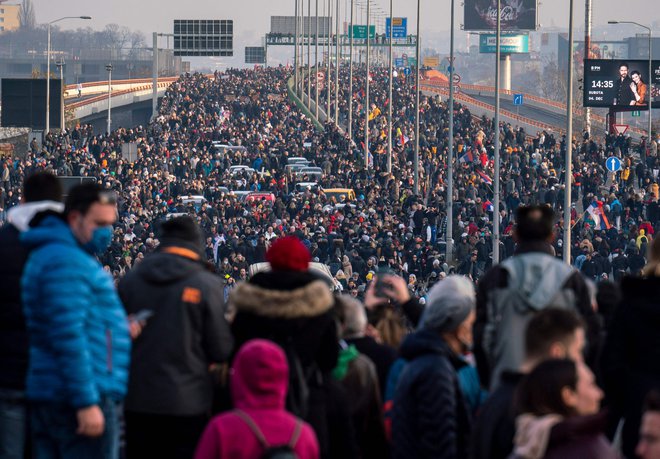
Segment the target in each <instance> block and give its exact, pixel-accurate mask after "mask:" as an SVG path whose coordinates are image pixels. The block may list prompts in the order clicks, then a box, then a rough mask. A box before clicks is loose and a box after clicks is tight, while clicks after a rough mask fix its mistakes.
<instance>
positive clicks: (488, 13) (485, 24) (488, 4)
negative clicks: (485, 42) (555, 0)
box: [463, 0, 538, 31]
mask: <svg viewBox="0 0 660 459" xmlns="http://www.w3.org/2000/svg"><path fill="white" fill-rule="evenodd" d="M463 5H464V13H465V16H464V18H463V29H464V30H476V31H482V30H483V31H491V30H496V28H497V1H494V0H465V1H464V3H463ZM500 8H501V12H500V13H501V14H500V27H501V30H503V31H516V30H536V23H537V11H538V8H537V4H536V0H501V2H500Z"/></svg>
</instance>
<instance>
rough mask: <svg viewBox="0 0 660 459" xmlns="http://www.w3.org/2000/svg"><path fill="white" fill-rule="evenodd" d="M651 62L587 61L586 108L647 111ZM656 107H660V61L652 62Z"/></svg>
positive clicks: (585, 75)
mask: <svg viewBox="0 0 660 459" xmlns="http://www.w3.org/2000/svg"><path fill="white" fill-rule="evenodd" d="M648 69H649V61H648V60H625V61H624V60H606V59H587V60H585V62H584V98H583V104H584V106H585V107H603V108H610V107H614V108H616V110H617V111H637V110H648V107H649V86H648V82H649V75H648V73H649V70H648ZM652 71H653V93H654V94H653V96H652V97H650V100H651V102H652V104H653V108H660V100H659V98H658V88H659V87H660V61H653V66H652Z"/></svg>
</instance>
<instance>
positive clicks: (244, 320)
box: [229, 236, 339, 451]
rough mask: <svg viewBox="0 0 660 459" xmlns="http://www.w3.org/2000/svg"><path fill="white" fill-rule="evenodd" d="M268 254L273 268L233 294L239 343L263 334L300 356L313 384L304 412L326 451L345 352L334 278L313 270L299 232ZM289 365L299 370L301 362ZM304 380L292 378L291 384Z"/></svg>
mask: <svg viewBox="0 0 660 459" xmlns="http://www.w3.org/2000/svg"><path fill="white" fill-rule="evenodd" d="M266 260H267V261H268V262H269V263H270V266H271V269H272V271H270V272H260V273H258V274H256V275H254V276H253V277H252V278H251V279H250V280H249V281H248V282H244V283H241V284H239V285H237V286H236V288H235V289H234V290H233V291H232V292H231V294H230V296H229V307H230V309H233V310H234V311H235V313H236V316H235V318H234V321H233V323H232V332H233V334H234V338H235V343H236V347H235V348H236V349H238V348H240V347H241V346H242V345H243V344H244V343H245V342H247V341H249V340H251V339H255V338H262V339H268V340H271V341H273V342H275V343H277V344H278V345H280V346H281V347H282V348H283V349H284V350H285V352H286V354H287V358H288V359H289V360H291V359H292V357H297V359H298V360H299V363H300V364H299V367H302V368H301V369H302V373H303V374H304V375H305V378H306V382H307V386H308V389H309V397H308V398H307V399H308V402H307V410H306V411H307V413H306V415H304V413H300V414H303V416H302V417H304V419H305V420H306V421H308V422H309V423H310V424H311V425H312V427H314V430H315V431H316V434H317V437H318V439H319V444H320V447H321V451H324V450H326V451H327V446H328V438H327V430H328V429H327V421H326V395H325V393H326V390H325V388H326V385H327V381H329V376H328V374H329V373H330V371H331V370H332V369H333V368H334V367H335V365H336V363H337V355H338V353H339V346H338V338H337V325H336V322H335V319H334V313H333V311H332V308H333V305H334V298H333V296H332V293H331V291H330V287H329V286H328V284H326V282H325V281H324V280H322V279H321V278H320V277H318V276H316V275H315V274H313V273H312V272H310V271H309V270H308V267H309V261H310V254H309V251H308V250H307V248H306V247H305V246H304V245H303V243H302V242H301V241H300V240H298V239H297V238H296V237H295V236H288V237H284V238H281V239H277V240H275V241H274V242H273V244H272V246H271V247H270V249H269V250H268V252H267V253H266ZM289 366H290V367H291V368H293V369H292V370H291V375H293V374H295V364H292V362H291V361H290V362H289ZM298 386H299V384H298V385H297V384H295V381H291V378H290V381H289V387H290V390H292V389H293V390H295V388H296V387H298ZM287 400H288V399H287ZM287 408H290V407H287ZM296 414H299V413H296Z"/></svg>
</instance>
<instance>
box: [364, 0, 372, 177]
mask: <svg viewBox="0 0 660 459" xmlns="http://www.w3.org/2000/svg"><path fill="white" fill-rule="evenodd" d="M370 14H371V0H367V59H366V60H367V75H366V78H367V80H366V82H365V88H366V90H365V104H364V169H365V170H368V169H369V110H370V109H371V107H370V106H369V64H370V62H369V51H371V49H370V47H369V44H370V42H371V40H369V26H370V25H371V23H370V17H369V15H370Z"/></svg>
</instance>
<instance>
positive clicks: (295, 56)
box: [293, 0, 298, 94]
mask: <svg viewBox="0 0 660 459" xmlns="http://www.w3.org/2000/svg"><path fill="white" fill-rule="evenodd" d="M294 1H295V2H296V3H295V5H296V6H295V8H294V15H295V20H294V37H293V90H294V93H296V94H298V0H294Z"/></svg>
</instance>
